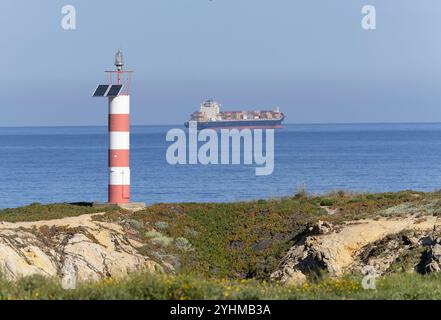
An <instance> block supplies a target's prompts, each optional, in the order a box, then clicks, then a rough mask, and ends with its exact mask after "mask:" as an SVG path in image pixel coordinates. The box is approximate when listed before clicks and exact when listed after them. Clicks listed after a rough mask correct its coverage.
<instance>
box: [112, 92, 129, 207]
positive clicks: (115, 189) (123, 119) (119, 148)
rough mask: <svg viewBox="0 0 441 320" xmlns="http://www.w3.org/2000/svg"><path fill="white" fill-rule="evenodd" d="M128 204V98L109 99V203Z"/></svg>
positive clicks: (121, 96)
mask: <svg viewBox="0 0 441 320" xmlns="http://www.w3.org/2000/svg"><path fill="white" fill-rule="evenodd" d="M129 202H130V96H128V95H120V96H117V97H109V203H113V204H118V203H129Z"/></svg>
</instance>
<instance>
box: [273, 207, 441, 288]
mask: <svg viewBox="0 0 441 320" xmlns="http://www.w3.org/2000/svg"><path fill="white" fill-rule="evenodd" d="M440 226H441V219H440V218H439V217H438V216H432V215H427V216H421V215H419V214H411V215H409V216H401V217H394V218H378V219H364V220H358V221H348V222H345V223H343V224H339V225H332V224H331V223H327V222H323V221H319V222H318V223H317V224H315V225H313V226H311V227H310V228H309V229H308V230H307V231H306V232H304V233H303V234H302V235H301V236H300V237H299V239H298V241H297V242H296V243H295V245H294V246H293V247H292V248H291V249H290V250H289V251H288V253H287V254H286V255H285V257H284V258H283V259H282V260H281V261H280V263H279V266H278V268H277V270H276V271H274V272H273V273H272V275H271V278H272V279H274V280H277V281H280V282H282V283H284V284H286V285H299V284H302V283H303V282H305V281H306V279H307V277H308V276H311V275H314V274H317V275H318V274H320V273H323V272H326V273H329V274H330V275H331V276H337V277H338V276H341V275H343V274H345V273H351V272H357V273H360V272H366V270H369V272H372V270H374V272H375V273H377V274H380V275H381V274H385V273H387V272H392V271H405V272H419V273H429V272H436V271H440V270H441V264H440V259H441V232H439V231H438V230H441V229H440ZM396 268H401V270H396Z"/></svg>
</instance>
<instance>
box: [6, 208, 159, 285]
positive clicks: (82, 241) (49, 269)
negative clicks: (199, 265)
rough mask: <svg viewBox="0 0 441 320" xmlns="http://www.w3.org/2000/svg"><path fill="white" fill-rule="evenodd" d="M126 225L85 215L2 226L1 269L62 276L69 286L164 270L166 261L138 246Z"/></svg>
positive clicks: (14, 274)
mask: <svg viewBox="0 0 441 320" xmlns="http://www.w3.org/2000/svg"><path fill="white" fill-rule="evenodd" d="M140 246H142V243H140V242H138V241H136V240H132V239H129V238H128V235H127V232H125V229H124V228H123V226H122V225H119V224H117V223H107V222H100V221H95V220H93V219H92V215H83V216H79V217H71V218H65V219H58V220H50V221H37V222H20V223H6V222H5V223H3V224H2V225H1V226H0V271H1V272H2V273H3V274H4V275H5V277H6V278H7V279H10V280H15V279H18V278H21V277H23V276H31V275H42V276H47V277H54V278H59V279H60V280H61V283H62V285H63V287H64V288H66V289H70V288H74V287H75V286H76V283H77V281H89V280H92V281H97V280H100V279H103V278H106V277H113V278H119V277H124V276H126V275H127V274H129V273H131V272H138V271H151V272H162V271H164V268H163V266H162V265H161V264H160V263H158V262H155V261H153V260H152V259H150V258H149V257H148V256H146V255H142V254H140V253H139V252H138V250H137V249H138V248H137V247H140Z"/></svg>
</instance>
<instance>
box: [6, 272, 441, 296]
mask: <svg viewBox="0 0 441 320" xmlns="http://www.w3.org/2000/svg"><path fill="white" fill-rule="evenodd" d="M0 299H9V300H10V299H176V300H188V299H216V300H217V299H219V300H222V299H226V300H228V299H251V300H258V299H280V300H285V299H292V300H294V299H441V275H439V274H433V275H430V276H421V275H417V274H406V273H404V274H400V275H394V276H390V277H385V278H379V279H377V282H376V289H375V290H365V289H363V288H362V286H361V279H360V278H357V277H344V278H340V279H330V278H325V279H322V280H320V281H317V282H313V283H306V284H304V285H303V286H302V287H299V288H294V287H291V288H287V287H282V286H280V285H277V284H273V283H268V282H265V281H256V280H226V279H210V278H209V279H201V278H198V277H193V276H188V275H178V276H176V277H172V276H160V275H149V274H145V275H138V276H132V277H129V278H127V279H124V280H113V279H105V280H103V281H100V282H98V283H85V284H80V285H79V286H78V287H77V289H74V290H64V289H62V288H61V286H60V284H59V283H58V282H56V281H51V280H48V279H45V278H42V277H30V278H23V279H21V280H18V281H17V282H7V281H4V280H0Z"/></svg>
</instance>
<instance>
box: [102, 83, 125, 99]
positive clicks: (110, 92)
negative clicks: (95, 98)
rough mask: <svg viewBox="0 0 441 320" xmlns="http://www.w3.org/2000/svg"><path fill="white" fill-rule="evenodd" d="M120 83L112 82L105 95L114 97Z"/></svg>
mask: <svg viewBox="0 0 441 320" xmlns="http://www.w3.org/2000/svg"><path fill="white" fill-rule="evenodd" d="M122 87H123V85H122V84H113V85H112V86H111V87H110V89H109V91H108V92H107V94H106V97H116V96H117V95H119V93H120V92H121V89H122Z"/></svg>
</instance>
